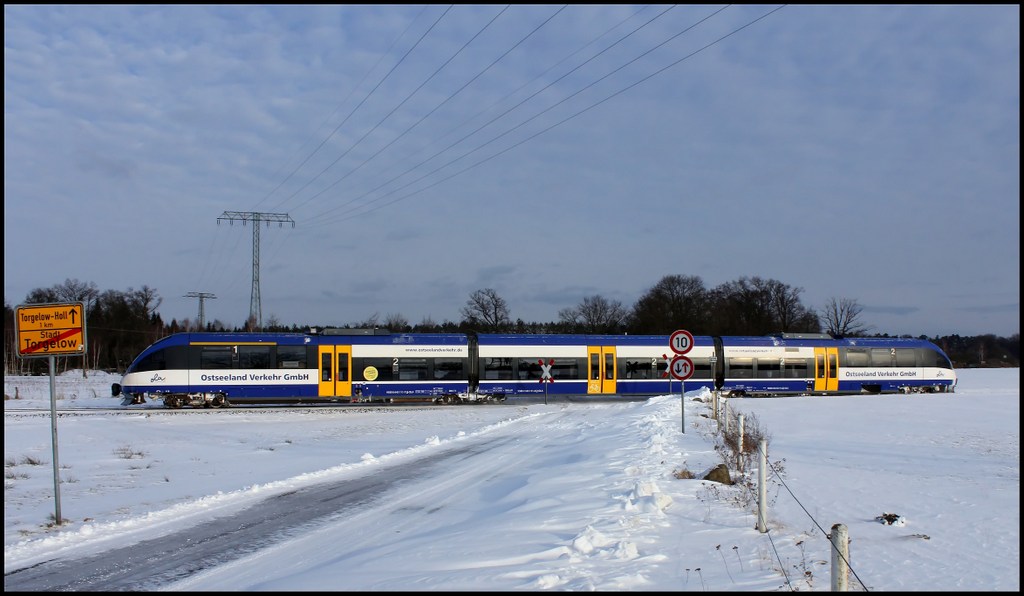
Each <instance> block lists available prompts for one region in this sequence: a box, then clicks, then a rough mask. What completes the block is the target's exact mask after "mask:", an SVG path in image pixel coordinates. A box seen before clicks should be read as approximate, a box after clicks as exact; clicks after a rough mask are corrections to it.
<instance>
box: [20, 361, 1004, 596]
mask: <svg viewBox="0 0 1024 596" xmlns="http://www.w3.org/2000/svg"><path fill="white" fill-rule="evenodd" d="M957 374H958V378H959V382H958V385H957V390H956V392H955V393H951V394H933V395H888V396H846V397H827V398H823V397H785V398H767V399H766V398H761V399H751V398H737V399H730V400H728V401H727V402H726V403H727V404H728V405H727V406H723V407H722V410H721V411H723V412H724V411H726V408H728V411H730V412H732V414H733V416H732V417H731V418H730V419H731V420H732V422H731V424H733V425H734V426H733V428H735V425H736V424H737V422H738V418H737V417H736V415H737V414H743V416H744V425H745V426H746V427H747V428H758V429H760V430H761V431H762V434H763V435H764V436H765V437H766V439H767V452H768V462H769V466H768V470H770V472H769V474H768V481H767V484H766V502H767V513H766V521H767V529H768V531H767V532H765V533H762V532H759V531H758V530H757V529H756V521H757V517H756V511H757V509H756V502H757V500H756V498H754V497H753V494H755V493H752V492H751V488H750V487H748V486H746V485H747V484H748V483H749V484H752V485H756V482H757V477H758V473H757V466H756V464H755V465H748V466H747V467H746V468H745V469H746V471H745V472H741V471H740V470H739V469H738V468H737V467H736V466H731V467H732V471H731V477H732V479H733V480H734V481H736V482H737V483H736V484H734V485H732V486H727V485H724V484H716V483H713V482H710V481H707V480H703V477H704V475H705V473H706V472H707V471H709V470H710V469H712V468H714V467H715V466H717V465H718V464H720V463H722V462H723V457H722V456H721V455H720V453H719V451H717V450H716V445H717V444H720V442H721V441H720V433H718V432H717V426H718V423H717V422H716V421H715V420H714V419H713V418H712V413H713V408H712V405H711V396H710V393H709V392H708V391H707V390H706V389H701V390H698V391H687V392H686V394H685V397H686V399H685V402H684V403H685V410H683V409H682V408H681V406H680V395H679V393H675V394H668V395H662V396H656V397H652V398H650V399H648V400H645V401H631V402H618V403H610V402H599V403H593V402H592V403H580V402H564V401H562V402H555V401H550V402H549V403H543V402H541V401H539V400H538V401H532V402H526V401H522V402H517V403H512V402H507V403H505V404H494V405H486V406H434V407H427V408H419V407H418V408H409V407H397V408H392V409H386V408H379V407H378V408H350V407H340V408H339V407H334V408H330V407H327V408H309V407H294V406H293V407H289V408H284V409H282V408H251V409H240V408H233V409H231V410H203V409H198V410H194V409H185V410H166V409H164V408H162V406H159V405H158V404H156V403H155V402H151V403H148V404H145V405H140V406H131V407H128V408H122V407H120V406H119V403H120V400H119V399H118V398H113V397H110V395H109V393H107V392H106V391H107V390H108V388H109V383H110V382H112V380H116V377H113V376H111V375H109V374H105V373H100V372H92V373H90V376H89V378H88V379H82V375H81V371H71V372H69V373H67V374H64V375H61V376H58V377H57V378H56V382H55V385H54V391H55V395H56V396H57V398H56V400H55V402H54V403H55V404H56V408H57V411H58V413H59V414H60V415H59V417H58V419H57V420H58V422H57V436H58V440H57V444H58V449H57V453H58V461H59V468H60V475H61V479H62V483H61V491H60V507H61V517H62V518H65V519H66V520H67V521H66V523H65V524H63V525H62V526H61V527H59V528H57V529H54V528H53V527H47V525H48V524H49V522H50V521H52V520H53V519H54V517H55V511H56V503H55V499H54V493H53V463H52V462H53V457H52V453H53V442H52V439H51V432H52V430H51V428H52V427H51V417H50V412H49V407H50V402H49V378H48V377H45V376H43V377H39V376H37V377H4V393H5V400H4V461H5V464H4V471H5V478H4V589H5V591H7V590H16V591H20V590H26V589H27V590H41V589H47V590H49V589H65V588H70V589H74V590H90V591H91V590H99V591H107V590H108V589H114V590H120V589H130V590H135V589H146V590H154V591H156V590H174V591H206V590H224V591H250V590H251V591H274V590H278V591H299V590H353V591H370V590H372V591H427V590H430V591H434V590H439V591H499V590H500V591H544V590H554V591H592V590H599V591H619V590H622V591H626V590H629V591H660V590H684V591H716V592H717V591H776V590H784V591H790V590H799V591H808V590H810V591H829V590H830V586H831V573H832V571H831V554H830V550H829V548H830V546H829V540H828V538H827V536H828V534H829V533H830V532H832V528H833V527H834V526H836V525H837V524H842V525H843V526H845V527H846V529H847V533H848V536H849V539H850V549H849V558H848V560H849V565H850V569H851V571H852V573H851V575H850V588H851V589H852V590H858V589H863V588H864V587H866V588H868V589H870V590H872V591H897V590H898V591H904V590H906V591H951V590H952V591H997V590H998V591H1010V592H1016V591H1019V589H1020V369H1017V368H1014V369H960V370H957ZM15 396H16V398H15V399H9V398H8V397H10V398H14V397H15ZM105 408H114V409H118V410H119V411H111V410H110V409H105ZM125 410H128V411H127V412H125ZM840 421H841V423H838V422H840ZM684 429H685V432H683V430H684ZM683 470H686V471H689V472H690V473H691V474H692V475H693V476H694V478H689V479H684V478H680V477H678V476H679V474H678V473H679V472H681V471H683ZM360 491H362V492H363V493H364V494H365V493H367V492H368V493H369V496H364V497H361V498H362V500H360V501H357V502H353V501H351V500H350V499H352V498H358V497H355V495H357V494H358V493H360ZM317 507H325V508H326V509H327V510H328V511H329V512H330V513H331V515H328V516H327V517H326V518H313V519H312V520H311V521H307V522H306V523H305V525H301V524H299V525H297V526H296V527H291V528H287V527H286V528H284V529H278V530H276V531H273V532H272V531H270V530H268V529H266V528H265V527H264V526H265V525H267V524H271V523H273V522H274V521H275V520H276V519H277V518H278V517H282V518H285V517H289V516H294V515H301V514H302V513H303V512H306V511H311V510H314V509H316V508H317ZM886 514H892V519H893V520H894V523H892V524H888V523H883V522H882V521H880V520H879V519H878V518H880V517H882V518H884V516H885V515H886ZM261 524H263V525H261ZM250 527H251V528H255V531H254V532H251V533H246V532H247V530H248V528H250ZM177 541H183V542H185V544H184V545H179V544H178V542H177ZM205 545H213V546H212V547H211V546H205ZM154 548H157V549H162V550H157V551H154V550H152V549H154ZM204 548H205V549H207V552H203V549H204ZM211 548H212V549H213V551H214V552H212V553H211V552H208V551H209V550H210V549H211ZM179 549H180V550H182V551H183V552H180V553H178V552H176V551H177V550H179ZM90 557H92V558H90ZM133 557H134V560H135V561H138V562H139V564H138V565H134V564H133V560H132V558H133ZM50 561H54V562H56V563H57V564H58V565H55V564H50V563H44V562H50ZM92 565H95V568H92V567H91V566H92ZM33 566H34V567H33ZM29 567H33V568H32V569H27V570H26V568H29ZM83 568H88V570H84V569H83ZM19 570H23V571H19ZM16 571H18V572H17V573H15V572H16ZM108 572H109V575H105V574H107V573H108ZM97 576H100V579H97ZM103 577H106V579H103ZM31 582H47V583H44V584H39V583H31ZM76 582H77V583H76ZM82 582H85V583H82ZM93 582H96V583H93ZM112 582H122V583H112ZM62 586H63V587H62Z"/></svg>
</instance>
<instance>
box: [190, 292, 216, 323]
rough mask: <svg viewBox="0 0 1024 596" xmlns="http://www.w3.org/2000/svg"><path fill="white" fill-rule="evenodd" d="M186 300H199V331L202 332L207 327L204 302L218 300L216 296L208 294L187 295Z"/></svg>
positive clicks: (195, 293)
mask: <svg viewBox="0 0 1024 596" xmlns="http://www.w3.org/2000/svg"><path fill="white" fill-rule="evenodd" d="M185 298H198V299H199V331H202V330H203V329H204V328H205V327H206V323H205V319H204V318H203V301H204V300H206V299H207V298H216V296H214V295H213V294H210V293H208V292H189V293H188V294H185Z"/></svg>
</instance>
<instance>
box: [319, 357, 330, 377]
mask: <svg viewBox="0 0 1024 596" xmlns="http://www.w3.org/2000/svg"><path fill="white" fill-rule="evenodd" d="M331 368H332V366H331V355H330V354H329V353H327V352H324V353H323V354H320V380H321V381H324V382H327V381H330V380H331Z"/></svg>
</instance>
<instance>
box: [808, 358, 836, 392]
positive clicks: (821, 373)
mask: <svg viewBox="0 0 1024 596" xmlns="http://www.w3.org/2000/svg"><path fill="white" fill-rule="evenodd" d="M814 391H815V392H816V393H818V392H826V391H839V348H814Z"/></svg>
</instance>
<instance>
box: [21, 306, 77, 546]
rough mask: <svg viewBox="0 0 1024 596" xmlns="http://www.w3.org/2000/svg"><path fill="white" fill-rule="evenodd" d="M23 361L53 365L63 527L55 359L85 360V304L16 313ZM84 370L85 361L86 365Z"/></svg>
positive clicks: (53, 426)
mask: <svg viewBox="0 0 1024 596" xmlns="http://www.w3.org/2000/svg"><path fill="white" fill-rule="evenodd" d="M14 321H15V325H14V328H15V334H16V338H15V342H16V344H17V346H18V351H17V354H18V357H19V358H43V357H45V358H47V359H48V360H49V365H50V439H51V442H52V445H53V499H54V504H55V506H56V511H55V517H54V523H55V524H56V525H58V526H59V525H61V523H62V520H63V518H62V517H61V514H60V461H59V460H58V457H57V455H58V450H57V389H56V382H55V379H54V374H55V373H54V371H55V370H56V362H55V360H54V357H55V356H85V346H86V342H85V305H84V304H83V303H81V302H71V303H59V304H58V303H50V304H31V305H21V306H18V307H17V308H16V309H15V313H14ZM83 367H84V361H83Z"/></svg>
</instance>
